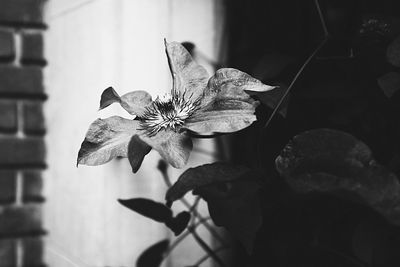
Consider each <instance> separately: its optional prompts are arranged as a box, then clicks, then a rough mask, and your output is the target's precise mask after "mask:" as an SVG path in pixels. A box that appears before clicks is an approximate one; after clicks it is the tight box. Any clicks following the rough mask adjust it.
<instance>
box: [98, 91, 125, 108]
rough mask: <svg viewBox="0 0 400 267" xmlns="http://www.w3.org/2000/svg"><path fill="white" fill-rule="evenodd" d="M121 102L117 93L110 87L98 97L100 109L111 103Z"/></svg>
mask: <svg viewBox="0 0 400 267" xmlns="http://www.w3.org/2000/svg"><path fill="white" fill-rule="evenodd" d="M115 102H119V103H120V102H121V98H120V96H119V95H118V93H117V92H116V91H115V90H114V88H112V87H108V88H107V89H105V90H104V91H103V93H102V94H101V98H100V109H103V108H106V107H108V106H109V105H111V104H112V103H115Z"/></svg>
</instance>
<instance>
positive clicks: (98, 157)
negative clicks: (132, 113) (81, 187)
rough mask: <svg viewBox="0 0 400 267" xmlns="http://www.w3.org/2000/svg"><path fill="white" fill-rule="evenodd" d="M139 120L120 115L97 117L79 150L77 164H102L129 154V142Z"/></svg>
mask: <svg viewBox="0 0 400 267" xmlns="http://www.w3.org/2000/svg"><path fill="white" fill-rule="evenodd" d="M138 124H139V122H138V121H134V120H127V119H124V118H121V117H118V116H112V117H110V118H107V119H97V120H95V121H94V122H93V123H92V124H91V125H90V126H89V130H88V131H87V133H86V136H85V139H84V140H83V142H82V144H81V148H80V149H79V152H78V160H77V164H83V165H91V166H93V165H100V164H104V163H106V162H108V161H110V160H112V159H113V158H115V157H127V156H128V153H127V152H128V144H129V141H130V140H131V137H132V135H134V134H135V132H137V130H136V129H137V128H138Z"/></svg>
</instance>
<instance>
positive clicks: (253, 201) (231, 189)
mask: <svg viewBox="0 0 400 267" xmlns="http://www.w3.org/2000/svg"><path fill="white" fill-rule="evenodd" d="M248 178H250V177H246V178H244V177H243V179H239V180H235V181H230V182H221V183H217V184H212V185H207V186H203V187H199V188H197V189H195V190H194V191H193V194H198V195H200V196H201V197H202V198H203V199H204V200H205V201H207V203H208V210H209V212H210V216H211V218H212V220H213V221H214V223H215V224H216V225H217V226H223V227H225V228H226V229H227V230H228V231H229V232H230V233H231V234H232V235H233V236H234V237H235V238H237V239H238V240H239V241H240V242H241V243H242V244H243V245H244V247H245V248H246V250H247V252H248V253H249V254H251V253H252V251H253V243H254V240H255V238H256V235H257V231H258V229H259V228H260V227H261V225H262V213H261V208H260V197H259V189H260V185H259V183H257V182H256V181H253V180H250V179H248Z"/></svg>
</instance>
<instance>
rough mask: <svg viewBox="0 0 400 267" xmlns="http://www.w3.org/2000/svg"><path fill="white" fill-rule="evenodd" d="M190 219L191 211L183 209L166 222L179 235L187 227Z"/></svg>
mask: <svg viewBox="0 0 400 267" xmlns="http://www.w3.org/2000/svg"><path fill="white" fill-rule="evenodd" d="M189 221H190V213H189V212H187V211H182V212H181V213H179V214H178V215H177V216H176V217H174V218H172V219H171V220H170V221H168V222H166V223H165V224H166V225H167V226H168V227H169V228H170V229H171V230H172V232H174V234H175V235H176V236H178V235H180V234H181V233H182V232H183V231H184V230H185V229H186V227H187V225H188V223H189Z"/></svg>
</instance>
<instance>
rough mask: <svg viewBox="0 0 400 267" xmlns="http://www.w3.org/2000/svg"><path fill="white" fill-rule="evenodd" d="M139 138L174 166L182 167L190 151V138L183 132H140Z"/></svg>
mask: <svg viewBox="0 0 400 267" xmlns="http://www.w3.org/2000/svg"><path fill="white" fill-rule="evenodd" d="M140 138H141V139H142V140H143V141H145V142H146V143H147V144H148V145H150V146H151V147H153V148H154V149H155V150H157V151H158V153H160V155H161V157H162V158H163V159H165V160H166V161H167V162H168V163H169V164H171V165H172V166H173V167H174V168H182V167H183V166H185V164H186V163H187V161H188V159H189V155H190V152H191V151H192V148H193V144H192V139H190V137H189V136H187V135H186V134H185V133H177V132H174V131H172V130H162V131H160V132H158V133H157V134H156V135H154V136H148V135H146V134H142V135H141V136H140Z"/></svg>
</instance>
